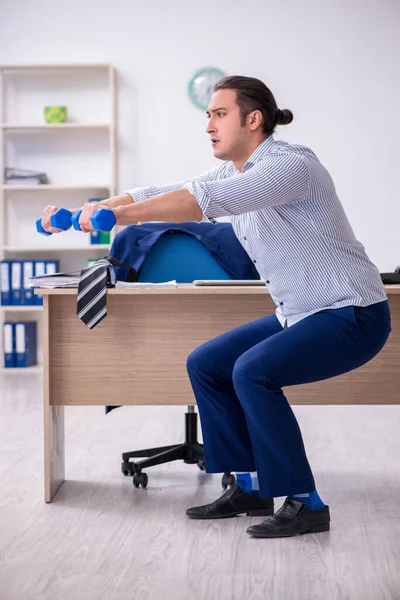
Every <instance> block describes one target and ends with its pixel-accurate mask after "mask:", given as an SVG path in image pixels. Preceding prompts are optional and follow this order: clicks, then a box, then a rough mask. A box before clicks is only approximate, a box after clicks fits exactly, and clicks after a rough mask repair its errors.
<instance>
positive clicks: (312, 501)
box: [288, 490, 325, 510]
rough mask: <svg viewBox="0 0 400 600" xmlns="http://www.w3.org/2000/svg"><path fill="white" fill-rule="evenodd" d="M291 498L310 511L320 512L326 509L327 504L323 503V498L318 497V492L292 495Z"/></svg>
mask: <svg viewBox="0 0 400 600" xmlns="http://www.w3.org/2000/svg"><path fill="white" fill-rule="evenodd" d="M288 497H289V498H294V500H298V501H299V502H301V503H302V504H304V506H305V507H306V508H309V509H310V510H320V509H321V508H324V506H325V504H324V503H323V502H322V500H321V498H320V497H319V496H318V492H317V490H314V491H313V492H309V493H308V494H292V495H291V496H288Z"/></svg>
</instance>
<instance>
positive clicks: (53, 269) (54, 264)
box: [45, 260, 59, 275]
mask: <svg viewBox="0 0 400 600" xmlns="http://www.w3.org/2000/svg"><path fill="white" fill-rule="evenodd" d="M45 268H46V275H53V273H58V269H59V267H58V260H46V261H45Z"/></svg>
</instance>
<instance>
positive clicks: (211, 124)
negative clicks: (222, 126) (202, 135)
mask: <svg viewBox="0 0 400 600" xmlns="http://www.w3.org/2000/svg"><path fill="white" fill-rule="evenodd" d="M206 133H215V124H214V121H213V119H210V120H209V121H208V124H207V127H206Z"/></svg>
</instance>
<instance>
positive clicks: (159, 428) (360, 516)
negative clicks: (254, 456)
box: [0, 375, 400, 600]
mask: <svg viewBox="0 0 400 600" xmlns="http://www.w3.org/2000/svg"><path fill="white" fill-rule="evenodd" d="M41 391H42V381H41V376H40V375H28V376H21V375H17V376H15V375H14V376H11V375H4V376H3V378H1V377H0V457H1V458H0V600H133V599H135V600H136V599H138V600H170V599H171V600H200V599H201V600H264V599H268V600H399V599H400V406H372V407H367V406H359V407H356V406H347V407H346V406H339V407H332V406H330V407H322V406H318V407H316V406H300V407H295V408H294V410H295V413H296V416H297V418H298V420H299V423H300V426H301V428H302V431H303V436H304V440H305V444H306V448H307V452H308V456H309V460H310V463H311V466H312V468H313V471H314V475H315V478H316V481H317V487H318V491H319V493H320V495H321V497H322V498H323V499H324V501H325V502H326V503H328V504H329V505H330V508H331V518H332V523H331V526H332V527H331V531H330V532H329V533H322V534H314V535H306V536H301V537H297V538H288V539H279V540H262V539H261V540H260V539H253V538H250V537H248V536H247V534H246V528H247V526H248V525H250V524H251V523H257V522H260V521H261V520H262V519H261V518H258V519H256V518H253V519H249V518H248V517H237V518H235V519H227V520H219V521H205V522H203V521H191V520H188V519H187V518H186V517H185V514H184V511H185V509H186V508H187V507H189V506H193V505H197V504H202V503H205V502H208V501H211V500H213V499H215V498H216V497H217V496H219V495H220V494H221V492H222V489H221V487H220V480H221V478H220V476H219V475H207V474H204V473H202V472H200V471H199V470H198V469H197V467H196V466H190V465H185V464H183V463H181V462H177V463H172V464H169V465H163V466H160V467H153V468H151V469H148V471H147V473H148V475H149V485H148V488H147V489H146V490H143V489H141V488H140V489H134V488H133V486H132V480H131V478H125V477H124V476H123V475H122V474H121V472H120V462H121V458H120V453H121V451H127V450H132V449H134V448H139V447H146V446H153V445H164V444H168V443H174V442H176V441H180V440H181V439H182V437H183V413H184V408H183V407H170V408H163V407H125V408H121V409H118V410H115V411H113V412H112V413H111V414H109V415H108V416H104V411H103V409H102V408H101V407H88V408H86V407H68V408H67V409H66V440H67V479H68V480H67V481H66V482H65V483H64V485H63V486H62V488H61V489H60V491H59V492H58V495H57V496H56V498H55V501H54V502H53V503H52V504H48V505H46V504H45V503H44V500H43V442H42V439H43V427H42V394H41ZM282 502H283V498H279V499H277V500H276V505H277V507H279V506H280V505H281V504H282Z"/></svg>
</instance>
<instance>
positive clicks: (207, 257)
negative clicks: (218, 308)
mask: <svg viewBox="0 0 400 600" xmlns="http://www.w3.org/2000/svg"><path fill="white" fill-rule="evenodd" d="M195 279H231V277H230V276H229V275H228V274H227V273H226V271H225V270H224V269H223V268H222V267H221V266H220V265H219V264H218V262H217V261H216V260H215V259H214V257H213V256H212V255H211V254H210V253H209V252H208V251H207V249H206V248H205V247H204V246H203V244H202V243H201V242H199V241H198V240H197V239H196V238H195V237H192V236H190V235H188V234H186V233H184V232H181V231H173V230H171V231H167V232H165V233H164V234H163V235H161V237H160V238H159V239H158V241H157V242H156V243H155V244H154V246H153V248H152V249H151V251H150V252H149V254H148V255H147V257H146V260H145V262H144V264H143V266H142V268H141V270H140V272H139V277H138V281H152V282H154V283H159V282H163V281H171V280H176V282H177V283H191V282H192V281H194V280H195ZM187 409H188V410H187V412H186V413H185V440H184V442H182V443H180V444H174V445H170V446H162V447H158V448H146V449H143V450H134V451H132V452H124V453H123V454H122V465H121V470H122V473H123V474H124V475H133V485H134V487H136V488H137V487H139V486H142V487H143V488H145V487H146V486H147V483H148V475H147V473H144V472H143V469H145V468H147V467H152V466H154V465H160V464H163V463H166V462H170V461H173V460H183V461H184V462H185V463H188V464H197V466H198V467H199V469H201V470H202V471H204V470H205V460H204V449H203V444H200V442H199V441H198V435H197V413H196V412H195V407H194V406H191V405H189V406H188V407H187ZM141 456H144V457H147V458H144V459H143V460H140V461H137V462H135V461H132V460H131V459H134V458H138V457H141ZM234 483H235V481H234V475H232V474H231V473H224V475H223V477H222V487H223V488H224V489H226V488H227V487H228V486H229V485H233V484H234Z"/></svg>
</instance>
